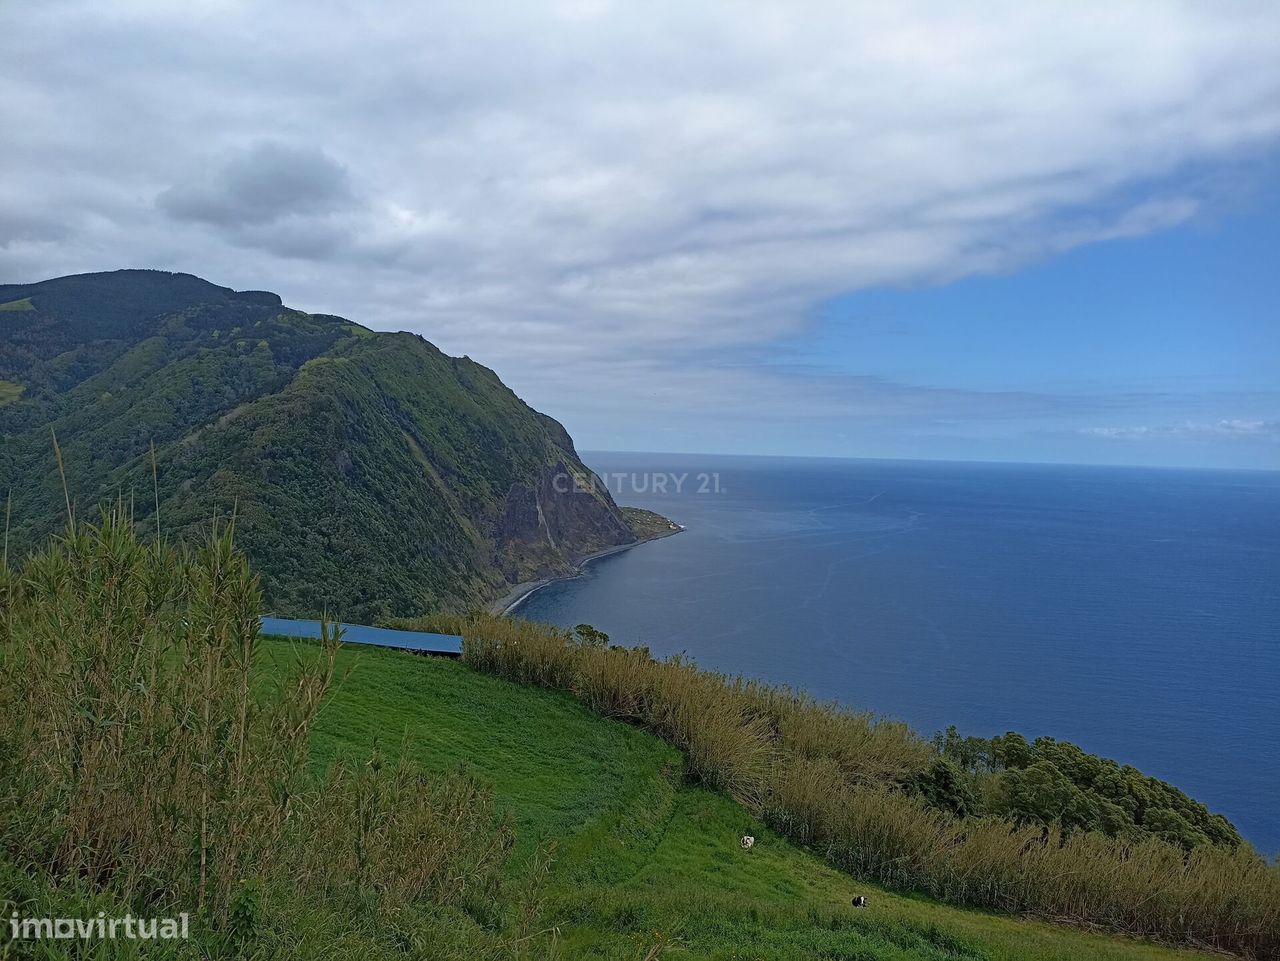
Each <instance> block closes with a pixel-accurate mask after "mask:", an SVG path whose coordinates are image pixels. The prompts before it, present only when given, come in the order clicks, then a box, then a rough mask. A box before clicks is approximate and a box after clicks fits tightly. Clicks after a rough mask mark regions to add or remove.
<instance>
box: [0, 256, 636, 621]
mask: <svg viewBox="0 0 1280 961" xmlns="http://www.w3.org/2000/svg"><path fill="white" fill-rule="evenodd" d="M6 304H17V305H18V306H16V307H9V308H7V309H6V312H5V313H3V314H0V316H4V317H5V318H6V322H5V323H3V324H0V348H2V349H0V387H3V388H4V390H3V391H0V431H2V432H3V434H4V443H3V444H2V445H0V485H3V487H4V488H6V489H8V488H12V490H13V497H14V502H13V516H14V521H15V527H14V538H13V542H14V548H15V549H16V550H21V549H22V548H25V547H29V546H31V545H33V544H34V543H36V542H38V541H39V540H40V539H41V538H42V537H44V536H46V535H47V534H48V533H49V532H50V531H53V530H56V529H57V528H58V526H59V525H60V524H61V523H62V520H61V518H62V516H63V514H64V509H63V497H62V488H61V483H60V481H59V480H58V472H57V469H56V465H55V463H54V459H53V450H52V445H51V443H50V440H49V437H50V430H51V429H53V430H54V431H56V433H57V436H58V438H59V441H60V442H61V445H62V449H63V455H64V460H65V462H66V465H67V475H68V481H69V484H70V487H71V493H72V497H73V498H74V500H75V502H76V504H77V506H78V512H79V514H80V516H81V517H86V516H88V517H92V516H93V514H94V507H95V505H96V503H97V502H99V501H100V500H102V499H105V498H114V497H115V496H117V495H118V494H120V493H124V494H125V495H126V496H130V497H132V498H133V502H134V504H135V510H136V512H137V514H138V517H139V520H140V522H141V523H143V524H144V526H150V527H154V526H156V517H155V516H154V514H155V511H154V507H153V504H154V494H153V488H152V475H151V453H150V451H151V445H152V443H154V444H155V448H156V455H157V462H158V465H159V480H160V483H159V488H160V489H159V498H160V511H159V520H160V522H161V523H160V526H161V527H162V528H163V530H164V531H165V532H166V534H167V535H169V536H184V537H188V538H194V537H198V536H200V535H201V534H202V533H203V531H204V530H206V529H207V526H208V524H209V521H210V518H211V517H212V516H213V515H214V514H215V513H217V514H219V515H220V516H228V515H230V514H231V513H232V512H233V511H234V513H235V516H236V524H237V537H238V540H239V542H240V545H241V547H242V548H244V549H245V551H246V552H247V553H248V555H249V557H250V559H251V560H252V562H253V564H254V566H255V568H256V569H257V570H258V572H259V573H260V574H261V577H262V582H263V588H264V592H265V596H266V600H267V604H268V607H269V608H270V609H271V610H274V611H275V612H278V613H281V614H314V613H318V612H319V611H321V610H322V609H326V608H327V609H328V610H329V611H331V612H338V613H340V614H341V615H342V616H344V617H346V618H348V619H351V620H365V621H368V620H376V619H378V618H381V617H387V616H392V615H412V614H416V613H421V612H423V611H427V610H431V609H438V608H441V607H466V606H470V605H473V604H477V603H481V602H483V601H486V600H488V599H490V598H492V597H495V596H497V595H499V594H501V593H503V591H504V590H505V589H506V588H507V587H508V586H509V585H510V584H513V583H518V582H520V581H523V580H529V579H533V578H537V577H544V576H550V575H555V574H562V573H565V572H567V571H569V570H570V569H572V565H573V563H574V562H575V561H576V560H577V559H578V558H580V557H582V556H583V555H585V554H589V553H592V552H594V551H598V550H601V549H604V548H608V547H613V546H618V545H622V544H628V543H632V542H633V541H634V540H635V535H634V534H633V533H632V531H631V528H630V527H629V526H628V523H627V521H626V519H625V518H624V517H623V516H622V514H621V513H620V511H619V510H618V507H617V505H615V504H614V502H613V499H612V498H611V497H610V496H609V494H608V492H607V491H606V490H604V489H603V488H602V487H600V486H599V485H598V484H594V483H592V481H593V480H594V478H593V477H592V475H591V473H590V471H589V470H588V469H587V468H586V467H585V466H584V465H583V464H582V462H581V460H580V459H579V458H578V455H577V452H576V451H575V450H574V447H573V441H572V440H571V439H570V438H569V435H568V434H567V433H566V432H565V430H564V428H563V427H561V426H560V425H559V424H558V423H556V422H555V421H554V420H552V419H551V418H549V417H546V416H545V415H543V414H539V413H538V412H537V411H534V410H532V409H531V408H530V407H528V406H527V405H526V404H524V403H523V402H522V401H521V400H520V399H519V398H518V397H516V396H515V394H513V393H512V392H511V391H510V390H509V389H508V388H507V387H506V386H505V385H504V384H503V383H502V382H501V381H500V380H499V379H498V377H497V375H496V374H494V372H493V371H491V370H488V369H487V368H485V367H482V366H481V365H479V364H477V363H475V362H474V361H471V360H470V359H468V358H465V357H463V358H456V357H448V356H446V355H444V354H442V353H441V352H440V351H439V350H437V349H436V348H435V347H434V346H432V345H431V344H430V343H428V342H427V341H425V340H423V339H422V338H421V337H417V336H415V335H411V334H403V333H402V334H382V333H376V332H374V331H371V330H367V329H365V328H363V327H360V326H358V325H356V324H353V323H351V322H349V321H346V320H343V319H342V318H339V317H331V316H327V315H314V314H305V313H302V312H301V311H295V310H290V309H289V308H287V307H285V306H283V305H281V304H280V300H279V298H278V297H276V295H274V294H270V293H266V292H262V291H251V292H237V291H232V290H228V289H227V288H223V287H217V286H215V285H213V284H209V283H207V282H205V281H202V280H200V279H198V278H195V277H191V276H189V275H182V274H166V273H163V272H160V271H117V272H115V273H110V274H89V275H80V276H77V277H68V278H60V279H57V280H51V281H44V282H42V283H39V284H30V285H8V286H3V287H0V308H5V305H6ZM6 385H7V386H6Z"/></svg>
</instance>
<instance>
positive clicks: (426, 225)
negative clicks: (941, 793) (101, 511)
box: [0, 0, 1280, 469]
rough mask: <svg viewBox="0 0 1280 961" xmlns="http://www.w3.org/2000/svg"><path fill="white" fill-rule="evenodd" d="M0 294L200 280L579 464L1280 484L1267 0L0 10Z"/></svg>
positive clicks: (48, 5) (198, 4) (1276, 82)
mask: <svg viewBox="0 0 1280 961" xmlns="http://www.w3.org/2000/svg"><path fill="white" fill-rule="evenodd" d="M0 130H3V131H4V134H3V151H2V154H0V155H2V156H3V160H0V163H2V164H3V173H4V175H3V177H0V282H7V283H17V282H30V281H34V280H39V279H44V278H47V277H54V276H60V275H63V274H68V273H78V272H83V271H91V270H108V269H115V268H120V267H156V268H162V269H168V270H177V271H185V272H189V273H194V274H197V275H199V276H202V277H204V278H206V279H208V280H211V281H213V282H215V283H219V284H223V285H225V286H229V287H235V288H237V289H247V288H257V289H268V290H273V291H276V292H277V293H279V294H281V296H282V297H284V299H285V302H286V303H288V304H290V305H291V306H294V307H298V308H301V309H304V310H310V311H316V312H326V313H337V314H341V315H343V316H347V317H350V318H351V319H353V320H357V321H359V322H361V323H364V324H366V325H367V326H370V327H373V328H376V329H382V330H412V331H415V332H418V333H421V334H422V335H424V336H425V337H427V338H428V339H429V340H431V341H433V342H434V343H436V344H437V345H438V346H440V347H441V348H442V349H444V350H446V351H448V352H450V353H453V354H466V355H468V356H470V357H473V358H474V359H476V360H478V361H480V362H481V363H484V364H486V365H488V366H490V367H492V368H494V369H495V370H496V371H497V372H498V373H499V374H500V375H501V376H502V378H503V379H504V380H505V381H506V383H507V384H509V385H510V386H511V387H512V388H513V389H514V390H516V392H517V393H518V394H520V396H522V397H523V398H524V399H525V400H527V401H528V402H529V403H530V404H532V405H533V406H534V407H536V408H538V409H540V410H543V411H544V412H546V413H549V414H551V415H552V416H555V417H556V418H558V419H559V420H561V421H562V422H563V423H564V424H565V425H566V427H568V428H569V430H570V432H571V433H572V434H573V436H574V437H575V439H576V440H577V442H578V446H579V447H581V448H583V449H602V450H660V451H689V452H720V453H761V454H795V455H815V456H849V457H910V458H939V459H972V460H1034V461H1065V462H1082V463H1115V464H1150V465H1169V466H1200V467H1247V468H1268V469H1277V468H1280V306H1278V305H1280V263H1278V261H1280V5H1277V4H1275V3H1274V2H1272V0H1257V2H1235V0H1224V2H1217V3H1212V4H1209V3H1181V2H1174V0H1168V2H1164V0H1139V2H1123V0H1120V2H1110V3H1106V4H1101V3H1099V4H1091V3H1080V2H1078V0H1075V2H1056V0H1041V2H1037V3H1034V4H1028V3H1025V2H1008V3H1006V2H997V0H991V2H987V3H983V4H976V5H967V4H954V3H949V2H948V3H943V2H934V3H926V2H915V0H905V2H901V3H893V4H889V3H883V2H880V0H874V2H856V0H852V2H851V0H841V2H808V0H785V2H777V3H774V2H741V0H732V2H719V0H700V2H698V3H696V4H691V3H687V2H666V0H650V2H646V3H634V2H617V3H613V2H608V0H559V2H536V0H521V2H509V3H486V2H469V3H465V4H464V3H449V4H446V3H424V4H392V3H384V2H379V0H369V2H364V3H359V4H347V3H335V2H331V0H306V2H301V0H282V2H276V3H272V4H251V3H248V2H236V0H190V2H184V3H181V4H176V3H172V2H169V0H164V2H155V0H116V2H112V0H93V2H80V0H46V2H43V3H40V4H4V5H2V6H0Z"/></svg>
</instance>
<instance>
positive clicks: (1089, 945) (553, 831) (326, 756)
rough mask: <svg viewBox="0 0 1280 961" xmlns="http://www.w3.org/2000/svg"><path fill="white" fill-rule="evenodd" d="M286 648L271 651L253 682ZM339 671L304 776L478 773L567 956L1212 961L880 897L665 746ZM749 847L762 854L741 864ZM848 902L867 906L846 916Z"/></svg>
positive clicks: (474, 689) (455, 677)
mask: <svg viewBox="0 0 1280 961" xmlns="http://www.w3.org/2000/svg"><path fill="white" fill-rule="evenodd" d="M292 643H299V642H289V641H283V640H279V639H273V640H270V641H268V642H267V643H266V644H265V645H264V648H263V649H264V651H265V653H266V656H267V659H268V660H267V662H266V664H265V665H264V667H265V668H267V669H269V668H270V666H271V664H272V663H274V662H279V663H284V657H285V655H286V654H287V652H288V649H289V645H290V644H292ZM340 661H341V666H342V667H343V668H344V669H345V668H354V670H353V672H352V673H351V674H350V676H349V677H348V678H347V679H346V680H345V681H344V682H343V684H342V685H341V687H340V688H339V689H338V690H337V691H336V693H335V694H334V695H333V696H332V697H331V700H330V702H329V703H328V704H327V705H326V707H325V709H324V713H323V714H322V716H321V719H320V722H319V725H318V727H317V730H316V735H315V740H314V759H315V763H316V764H317V765H318V766H321V767H323V766H324V765H327V764H328V763H329V762H330V761H331V760H332V759H333V758H334V757H335V756H336V754H337V752H338V751H339V750H341V749H342V748H343V747H344V746H350V747H354V748H356V749H364V750H367V749H368V747H369V746H370V745H372V744H373V743H375V742H376V743H377V744H378V745H379V746H380V747H382V748H383V749H384V750H385V751H386V752H387V753H389V754H393V755H394V754H396V753H398V752H399V750H400V749H401V746H402V745H407V748H408V750H409V752H410V753H411V755H412V757H413V758H414V759H415V760H416V761H417V762H418V763H419V764H421V765H422V766H423V767H425V768H427V769H429V770H435V771H443V770H447V769H450V768H454V767H457V766H459V765H462V766H465V767H468V768H470V769H471V770H473V771H475V772H476V773H478V774H479V775H480V776H481V777H482V778H484V779H485V780H486V781H488V782H489V783H490V784H491V785H492V786H493V789H494V791H495V792H496V794H497V797H498V800H499V803H500V804H501V805H502V806H503V807H504V808H505V809H506V810H507V811H508V812H509V814H510V816H511V818H512V820H513V823H514V826H515V829H516V831H517V834H518V838H519V842H518V845H517V848H516V852H515V856H514V858H513V859H512V863H511V865H510V868H509V871H510V874H511V876H512V878H513V880H515V879H518V878H519V877H521V876H523V874H524V873H525V871H526V866H527V865H528V864H529V862H530V858H531V856H532V855H533V853H534V852H535V851H536V850H537V849H538V847H539V845H540V844H543V843H546V842H554V843H555V845H556V847H555V855H554V857H555V862H554V865H553V868H552V871H551V875H550V879H549V881H548V886H547V889H546V891H545V909H544V921H545V922H546V923H548V924H555V925H557V926H558V928H559V931H560V946H561V948H562V954H561V957H562V958H571V959H576V958H599V959H637V958H643V957H645V954H646V952H647V951H648V950H650V949H651V948H652V947H653V946H654V945H655V944H657V943H660V941H661V940H662V939H664V938H669V939H671V940H672V942H673V943H672V946H671V947H670V948H668V949H667V951H666V952H664V953H663V954H662V957H665V958H689V959H693V958H708V959H711V958H714V959H735V958H742V959H777V961H799V959H806V958H813V959H817V958H823V959H834V958H849V959H853V958H857V959H864V961H879V959H901V961H907V959H911V961H924V959H942V958H949V959H992V961H997V959H999V961H1005V959H1007V961H1014V959H1018V961H1077V959H1085V958H1089V959H1094V958H1096V959H1104V961H1105V959H1114V961H1139V959H1153V961H1154V959H1183V961H1187V959H1192V958H1208V957H1210V956H1209V955H1202V954H1197V953H1195V952H1190V951H1176V950H1172V949H1168V948H1164V947H1160V946H1155V945H1149V944H1144V943H1139V942H1136V941H1128V940H1124V939H1121V938H1114V937H1109V936H1104V935H1100V934H1094V933H1091V932H1086V931H1082V930H1079V929H1075V928H1069V927H1064V926H1058V925H1051V924H1047V923H1040V922H1034V921H1027V920H1022V919H1017V918H1011V917H1005V916H998V915H992V914H986V913H983V912H979V911H967V910H961V909H958V908H954V907H951V906H948V905H943V904H939V903H936V902H933V901H930V900H927V899H922V898H913V897H909V896H904V895H901V894H894V893H890V892H888V891H885V890H882V889H880V888H877V887H876V886H874V885H871V884H866V883H862V882H859V881H857V880H855V879H853V878H850V877H848V876H845V875H843V874H840V873H839V872H837V871H835V870H833V869H832V868H830V867H828V866H827V865H826V864H825V863H824V862H823V861H822V860H821V859H820V858H819V857H818V856H817V855H816V854H814V853H811V852H808V851H805V850H802V849H800V848H797V847H795V846H793V845H791V844H789V843H788V842H786V841H784V840H782V839H781V838H779V837H778V836H777V835H775V834H773V833H772V832H770V831H769V830H768V829H766V828H764V827H763V826H762V825H761V824H760V823H758V822H757V821H755V820H754V819H753V818H752V817H751V816H750V815H749V814H748V813H747V812H746V811H745V810H744V809H742V808H740V807H739V806H737V805H736V804H735V803H734V802H732V801H731V800H729V799H728V798H727V797H724V796H721V795H718V794H714V793H711V792H708V791H706V790H703V789H701V788H698V787H694V786H692V785H690V784H688V783H687V782H686V780H685V778H684V760H683V757H682V756H681V754H680V752H678V751H677V750H676V749H675V748H673V747H671V746H670V745H668V744H666V743H665V742H662V741H660V740H658V739H657V738H656V737H654V736H652V735H650V734H647V733H646V732H644V731H641V730H639V729H638V728H634V727H631V726H628V725H626V724H623V723H620V722H616V721H610V720H605V719H601V718H598V717H596V716H594V715H592V714H591V713H589V712H588V711H587V709H586V708H585V707H583V706H582V705H581V704H579V703H578V702H576V701H575V700H574V699H573V698H571V697H570V696H568V695H565V694H559V693H555V692H549V691H545V690H541V689H536V688H527V687H522V686H520V685H516V684H513V683H510V682H507V681H503V680H500V679H497V678H493V677H489V676H486V675H481V674H478V673H475V672H473V671H471V670H469V669H468V668H466V667H465V666H463V665H462V664H460V663H458V662H453V661H446V660H440V659H435V658H422V657H416V656H413V655H408V654H402V653H397V652H391V651H379V650H376V649H372V650H371V649H359V648H354V647H353V648H346V649H344V650H343V651H342V652H341V653H340ZM743 833H750V834H753V835H754V836H755V837H756V839H757V840H756V846H755V848H754V849H753V850H752V851H750V852H744V851H742V850H741V849H740V847H739V845H738V838H739V836H740V835H741V834H743ZM855 894H865V895H868V896H869V898H870V907H868V908H867V909H865V910H860V911H855V910H853V909H851V908H850V907H849V899H850V898H851V897H852V896H853V895H855Z"/></svg>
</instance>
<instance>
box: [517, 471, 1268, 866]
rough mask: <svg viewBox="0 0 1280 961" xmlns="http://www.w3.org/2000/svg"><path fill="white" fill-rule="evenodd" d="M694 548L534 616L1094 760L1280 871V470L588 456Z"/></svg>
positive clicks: (625, 563) (659, 557)
mask: <svg viewBox="0 0 1280 961" xmlns="http://www.w3.org/2000/svg"><path fill="white" fill-rule="evenodd" d="M584 460H585V461H586V462H587V464H588V465H589V466H591V467H592V468H593V469H594V470H596V471H597V472H598V473H600V474H601V475H602V479H603V480H604V481H605V482H606V483H607V484H608V486H609V489H610V491H611V492H612V493H613V494H614V496H615V498H616V499H617V500H618V502H619V503H622V504H633V505H636V506H639V507H646V508H649V509H651V510H655V511H658V512H660V513H662V514H665V515H666V516H668V517H670V518H672V519H673V520H675V521H677V522H679V523H680V524H683V525H684V526H685V527H687V528H688V529H687V530H686V531H685V532H683V533H681V534H677V535H675V536H672V537H667V538H664V539H661V540H658V541H654V542H652V543H648V544H644V545H641V546H639V547H637V548H635V549H632V550H629V551H624V552H622V553H618V554H613V555H610V556H607V557H602V558H600V559H598V560H596V561H593V562H591V563H590V564H588V565H587V567H586V573H585V574H584V576H582V577H578V578H574V579H571V580H565V581H559V582H555V583H553V584H550V585H548V586H546V587H544V588H542V589H541V590H539V591H537V592H535V593H534V594H533V595H532V596H530V597H529V598H527V599H526V600H525V601H524V602H523V603H522V604H521V605H520V606H519V607H518V608H517V610H516V613H517V614H519V615H520V616H523V617H527V618H530V619H532V620H539V621H547V622H550V623H555V624H561V625H565V626H573V625H575V624H579V623H582V622H586V623H590V624H593V625H594V626H596V627H597V628H599V629H601V630H603V631H606V632H608V633H609V634H610V635H611V637H612V639H613V641H614V642H615V643H621V644H626V645H646V646H648V647H649V648H650V650H651V651H652V652H653V653H654V654H655V655H656V656H667V655H671V654H677V653H683V654H687V655H689V656H690V657H692V658H693V659H694V660H696V661H697V662H698V664H700V665H701V666H703V667H706V668H711V669H715V670H720V671H727V672H730V673H733V674H744V675H748V676H751V677H757V678H762V679H764V680H768V681H771V682H776V683H782V684H788V685H791V686H792V687H795V688H800V689H803V690H805V691H808V692H810V693H811V694H813V695H815V696H817V697H819V698H822V699H827V700H836V701H839V702H841V703H842V704H846V705H848V706H850V707H853V708H857V709H860V710H871V711H874V712H876V713H879V714H883V715H887V716H890V717H894V718H899V719H902V720H905V721H907V722H909V723H910V724H912V725H913V726H914V727H915V728H916V729H917V730H919V731H921V732H923V733H926V734H932V733H933V732H935V731H938V730H940V729H942V728H944V727H946V726H947V725H948V724H955V725H956V726H957V727H959V729H960V730H961V732H962V733H967V734H980V735H987V736H989V735H993V734H999V733H1002V732H1004V731H1008V730H1016V731H1021V732H1022V733H1023V734H1025V735H1027V736H1028V737H1029V738H1032V737H1036V736H1039V735H1042V734H1045V735H1051V736H1053V737H1057V738H1059V739H1065V740H1070V741H1074V742H1076V743H1077V744H1079V745H1081V746H1082V747H1083V748H1085V749H1086V750H1088V751H1091V752H1094V753H1096V754H1101V755H1104V756H1106V757H1111V758H1115V759H1116V760H1117V761H1120V762H1122V763H1129V764H1133V765H1135V766H1137V767H1139V768H1141V769H1142V770H1143V771H1145V772H1147V773H1149V774H1151V775H1154V776H1156V777H1159V778H1163V779H1165V780H1168V781H1170V782H1172V783H1173V784H1175V785H1177V786H1178V787H1180V788H1182V789H1183V790H1185V791H1186V792H1187V793H1189V794H1191V795H1192V796H1193V797H1196V798H1198V799H1200V800H1202V801H1204V802H1205V803H1206V804H1208V805H1209V806H1210V808H1212V809H1213V810H1215V811H1218V812H1221V813H1222V814H1225V815H1226V816H1227V817H1228V818H1229V819H1230V820H1231V821H1232V822H1234V823H1235V824H1236V826H1237V827H1239V828H1240V830H1241V831H1242V832H1243V833H1244V834H1245V836H1246V837H1248V838H1249V839H1250V840H1251V841H1252V842H1253V843H1254V844H1255V845H1256V846H1257V847H1258V848H1259V849H1260V850H1261V851H1263V852H1264V853H1266V854H1269V855H1271V854H1275V853H1276V852H1278V851H1280V591H1278V586H1280V473H1271V472H1243V471H1241V472H1235V471H1211V470H1156V469H1145V468H1144V469H1139V468H1115V467H1080V466H1059V465H1052V466H1049V465H1026V464H1017V465H1014V464H975V463H943V462H920V461H873V460H819V459H801V458H765V457H726V456H695V455H688V454H679V455H675V454H672V455H668V454H620V453H593V454H586V455H584Z"/></svg>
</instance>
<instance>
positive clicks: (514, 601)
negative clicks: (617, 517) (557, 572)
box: [486, 521, 686, 616]
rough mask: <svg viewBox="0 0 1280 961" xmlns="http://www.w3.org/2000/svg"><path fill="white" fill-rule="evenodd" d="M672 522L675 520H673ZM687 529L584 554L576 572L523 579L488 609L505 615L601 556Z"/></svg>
mask: <svg viewBox="0 0 1280 961" xmlns="http://www.w3.org/2000/svg"><path fill="white" fill-rule="evenodd" d="M672 523H675V522H674V521H673V522H672ZM685 530H686V528H685V527H684V525H683V524H677V525H676V529H675V530H672V531H663V532H662V533H660V534H656V535H654V536H653V537H643V538H640V537H638V538H636V539H635V540H634V541H632V542H631V543H630V544H618V545H617V546H615V547H606V548H605V549H604V550H602V551H595V552H594V553H592V554H584V555H583V556H582V557H579V558H578V559H576V560H575V561H574V562H573V566H574V573H572V574H564V575H562V576H560V577H543V578H541V579H539V580H536V581H523V582H522V583H520V584H516V585H515V586H514V587H512V588H511V590H509V591H507V593H505V594H503V595H502V596H501V597H499V598H498V599H497V600H495V601H493V602H491V603H490V604H489V605H488V607H486V610H487V611H488V612H489V613H490V614H499V615H504V616H505V615H507V614H511V613H512V612H513V611H515V609H516V608H518V607H519V606H520V605H521V604H523V603H524V602H525V601H526V600H528V599H529V597H530V595H532V594H533V593H535V592H536V591H539V590H541V589H542V588H544V587H546V586H547V585H548V584H554V583H555V582H556V581H568V580H572V579H573V578H575V577H581V576H582V569H583V568H584V567H585V566H586V565H587V564H590V563H591V562H592V561H598V560H599V559H600V558H602V557H608V556H609V555H610V554H620V553H622V552H623V551H629V550H631V548H633V547H639V546H640V545H641V544H649V543H651V542H653V541H658V540H662V538H664V537H671V536H673V535H675V534H683V533H684V532H685Z"/></svg>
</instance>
